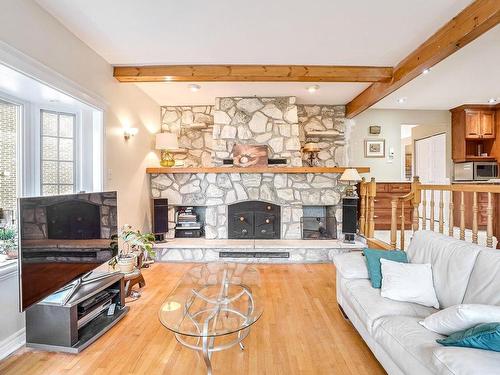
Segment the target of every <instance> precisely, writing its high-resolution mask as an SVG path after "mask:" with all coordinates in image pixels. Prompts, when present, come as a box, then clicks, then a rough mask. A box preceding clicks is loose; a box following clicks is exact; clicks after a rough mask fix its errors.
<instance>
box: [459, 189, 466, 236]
mask: <svg viewBox="0 0 500 375" xmlns="http://www.w3.org/2000/svg"><path fill="white" fill-rule="evenodd" d="M460 239H461V240H462V241H465V193H464V192H463V191H461V192H460Z"/></svg>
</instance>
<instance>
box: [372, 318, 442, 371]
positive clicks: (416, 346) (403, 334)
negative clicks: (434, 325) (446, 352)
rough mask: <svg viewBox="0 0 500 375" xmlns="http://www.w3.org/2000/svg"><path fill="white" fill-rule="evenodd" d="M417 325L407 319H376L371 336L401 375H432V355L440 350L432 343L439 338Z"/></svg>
mask: <svg viewBox="0 0 500 375" xmlns="http://www.w3.org/2000/svg"><path fill="white" fill-rule="evenodd" d="M418 322H419V318H416V317H411V316H386V317H383V318H380V319H379V322H378V324H377V327H376V328H375V330H374V334H373V336H374V339H375V341H376V342H377V343H378V344H380V346H382V348H383V349H384V350H385V351H386V352H387V353H391V358H392V360H393V361H394V362H395V363H396V365H397V366H398V367H399V368H400V369H401V370H402V372H403V373H404V374H406V375H424V374H435V373H436V368H435V367H434V365H433V363H432V355H433V351H434V350H435V349H436V348H438V347H440V345H439V344H438V343H436V340H437V339H439V338H442V337H443V336H441V335H439V334H437V333H435V332H432V331H429V330H428V329H425V328H424V327H422V326H421V325H420V324H419V323H418Z"/></svg>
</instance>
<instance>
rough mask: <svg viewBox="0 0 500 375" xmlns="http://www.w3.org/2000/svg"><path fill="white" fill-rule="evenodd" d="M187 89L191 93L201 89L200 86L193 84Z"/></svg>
mask: <svg viewBox="0 0 500 375" xmlns="http://www.w3.org/2000/svg"><path fill="white" fill-rule="evenodd" d="M188 87H189V89H190V90H191V91H192V92H196V91H200V89H201V86H200V85H197V84H195V83H191V84H190V85H189V86H188Z"/></svg>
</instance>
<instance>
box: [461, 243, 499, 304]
mask: <svg viewBox="0 0 500 375" xmlns="http://www.w3.org/2000/svg"><path fill="white" fill-rule="evenodd" d="M499 291H500V251H498V250H490V249H484V250H481V251H480V252H479V255H478V256H477V260H476V264H475V265H474V269H473V270H472V274H471V276H470V280H469V285H468V286H467V291H466V292H465V297H464V301H463V303H483V304H488V305H497V306H500V292H499Z"/></svg>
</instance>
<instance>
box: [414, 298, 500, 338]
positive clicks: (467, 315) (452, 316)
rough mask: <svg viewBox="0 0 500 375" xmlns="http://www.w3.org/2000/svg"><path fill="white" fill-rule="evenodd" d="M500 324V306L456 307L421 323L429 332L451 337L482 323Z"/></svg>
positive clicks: (440, 312) (430, 316)
mask: <svg viewBox="0 0 500 375" xmlns="http://www.w3.org/2000/svg"><path fill="white" fill-rule="evenodd" d="M494 322H500V306H493V305H474V304H471V305H455V306H450V307H448V308H446V309H444V310H441V311H438V312H437V313H434V314H432V315H429V316H428V317H427V318H425V319H424V320H423V321H421V322H420V324H422V325H423V326H424V327H425V328H427V329H428V330H431V331H434V332H436V333H439V334H441V335H445V336H449V335H451V334H452V333H455V332H458V331H463V330H466V329H469V328H472V327H474V326H476V325H478V324H481V323H494Z"/></svg>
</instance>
